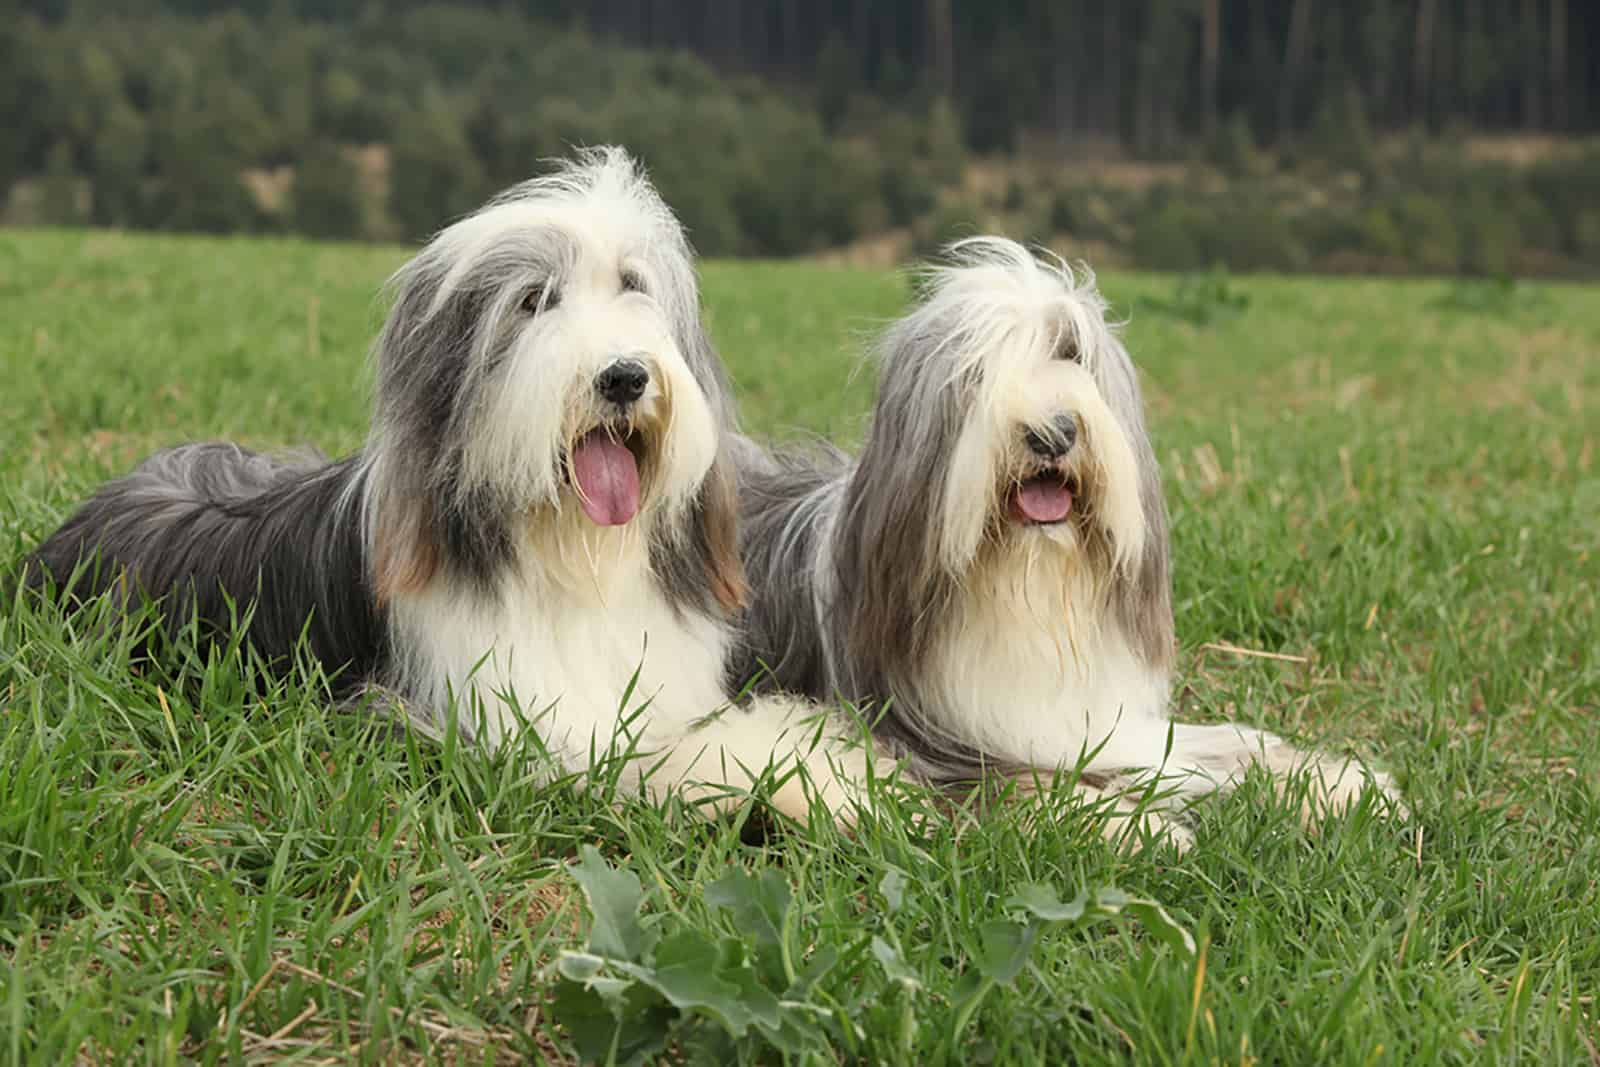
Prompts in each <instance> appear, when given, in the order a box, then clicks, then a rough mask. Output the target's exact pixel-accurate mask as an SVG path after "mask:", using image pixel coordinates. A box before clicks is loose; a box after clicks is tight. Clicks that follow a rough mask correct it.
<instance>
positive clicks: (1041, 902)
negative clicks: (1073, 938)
mask: <svg viewBox="0 0 1600 1067" xmlns="http://www.w3.org/2000/svg"><path fill="white" fill-rule="evenodd" d="M1088 902H1089V898H1088V896H1087V895H1086V894H1084V893H1079V894H1078V895H1077V896H1075V897H1073V898H1072V899H1071V900H1070V901H1068V902H1067V903H1065V904H1063V903H1061V898H1060V897H1058V896H1057V895H1056V891H1055V890H1054V889H1051V888H1050V887H1049V886H1046V885H1039V884H1037V883H1035V882H1029V883H1027V884H1026V885H1023V886H1022V887H1021V888H1020V889H1018V890H1017V891H1016V892H1015V893H1013V894H1011V899H1010V900H1008V901H1006V903H1007V905H1008V906H1010V907H1013V908H1018V909H1021V910H1022V911H1026V912H1028V913H1029V914H1030V915H1032V916H1034V917H1035V918H1039V919H1044V920H1045V921H1047V922H1069V923H1075V922H1078V921H1079V920H1080V919H1082V918H1083V912H1084V908H1085V907H1086V905H1087V904H1088Z"/></svg>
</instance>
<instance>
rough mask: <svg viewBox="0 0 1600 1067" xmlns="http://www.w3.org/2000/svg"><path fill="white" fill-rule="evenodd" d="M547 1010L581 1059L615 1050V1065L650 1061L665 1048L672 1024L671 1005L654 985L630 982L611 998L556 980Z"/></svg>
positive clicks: (598, 1058)
mask: <svg viewBox="0 0 1600 1067" xmlns="http://www.w3.org/2000/svg"><path fill="white" fill-rule="evenodd" d="M550 1015H551V1018H553V1019H555V1020H556V1021H557V1022H559V1023H560V1024H561V1025H562V1027H564V1028H565V1029H566V1031H567V1033H568V1034H569V1035H571V1037H572V1043H573V1045H574V1046H575V1047H576V1048H577V1050H578V1056H579V1057H580V1058H581V1059H582V1060H583V1061H584V1062H585V1063H607V1062H610V1061H611V1059H612V1053H613V1050H615V1054H616V1061H615V1062H617V1063H619V1064H635V1063H645V1062H650V1061H652V1060H653V1059H654V1058H655V1057H656V1056H658V1055H659V1054H660V1053H661V1052H662V1051H663V1050H664V1049H665V1048H666V1047H667V1039H668V1038H669V1037H670V1036H671V1034H672V1029H673V1023H674V1020H673V1012H672V1009H671V1008H669V1007H668V1006H667V1005H666V1004H664V1003H662V1000H661V995H660V994H659V993H657V992H656V991H655V990H653V989H649V988H647V987H644V986H634V987H633V988H632V989H631V990H630V991H629V992H628V994H627V995H626V996H625V997H623V998H621V999H619V1000H616V1001H611V1000H608V999H607V998H605V997H603V996H601V995H600V994H599V993H597V992H596V991H594V990H593V989H590V988H587V987H585V986H583V985H581V984H580V983H577V982H570V981H563V982H558V983H557V984H556V989H555V994H554V995H553V996H552V997H551V999H550Z"/></svg>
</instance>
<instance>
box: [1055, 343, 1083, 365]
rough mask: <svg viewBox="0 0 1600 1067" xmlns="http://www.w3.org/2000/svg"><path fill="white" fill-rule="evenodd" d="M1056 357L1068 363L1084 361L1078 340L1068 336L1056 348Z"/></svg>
mask: <svg viewBox="0 0 1600 1067" xmlns="http://www.w3.org/2000/svg"><path fill="white" fill-rule="evenodd" d="M1056 358H1057V359H1060V360H1065V361H1066V362H1068V363H1082V362H1083V358H1082V353H1081V352H1079V351H1078V342H1076V341H1074V340H1072V339H1071V338H1067V339H1065V340H1063V341H1062V342H1061V344H1060V345H1059V346H1058V347H1057V348H1056Z"/></svg>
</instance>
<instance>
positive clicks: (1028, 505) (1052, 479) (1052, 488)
mask: <svg viewBox="0 0 1600 1067" xmlns="http://www.w3.org/2000/svg"><path fill="white" fill-rule="evenodd" d="M1078 493H1079V486H1078V479H1077V477H1076V476H1075V475H1072V474H1068V473H1066V472H1064V471H1057V470H1048V471H1043V472H1040V473H1038V474H1034V475H1030V476H1029V477H1027V478H1024V479H1023V480H1022V481H1020V482H1016V483H1013V484H1012V486H1011V491H1010V494H1009V495H1008V497H1007V499H1006V508H1007V511H1008V512H1009V513H1010V515H1011V518H1012V519H1014V520H1015V521H1017V522H1020V523H1024V524H1026V525H1029V526H1052V525H1054V524H1056V523H1058V522H1065V521H1067V519H1068V518H1069V517H1070V516H1071V515H1072V505H1073V502H1074V501H1075V500H1076V499H1077V497H1078Z"/></svg>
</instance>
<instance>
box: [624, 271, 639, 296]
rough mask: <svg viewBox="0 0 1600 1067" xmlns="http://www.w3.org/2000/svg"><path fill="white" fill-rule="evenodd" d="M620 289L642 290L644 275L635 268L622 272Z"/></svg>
mask: <svg viewBox="0 0 1600 1067" xmlns="http://www.w3.org/2000/svg"><path fill="white" fill-rule="evenodd" d="M622 291H623V292H624V293H642V292H644V276H643V275H641V274H640V273H639V272H638V271H636V270H625V271H623V272H622Z"/></svg>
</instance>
